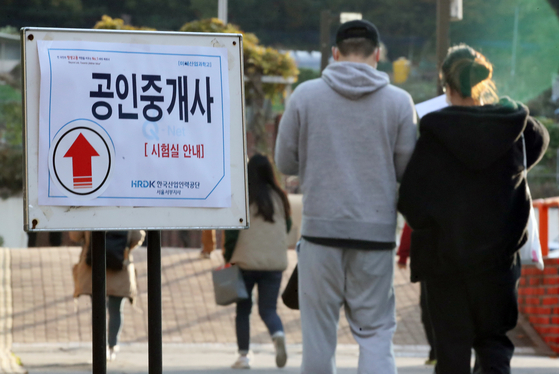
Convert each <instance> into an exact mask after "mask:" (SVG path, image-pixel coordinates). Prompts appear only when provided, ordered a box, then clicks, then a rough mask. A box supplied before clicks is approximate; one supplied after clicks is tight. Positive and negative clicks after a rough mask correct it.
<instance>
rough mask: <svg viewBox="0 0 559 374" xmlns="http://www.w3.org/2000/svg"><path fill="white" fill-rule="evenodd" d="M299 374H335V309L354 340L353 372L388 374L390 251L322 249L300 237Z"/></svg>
mask: <svg viewBox="0 0 559 374" xmlns="http://www.w3.org/2000/svg"><path fill="white" fill-rule="evenodd" d="M298 272H299V308H300V310H301V326H302V330H303V363H302V365H301V373H304V374H335V373H336V358H335V353H336V344H337V330H338V321H339V318H340V309H341V307H342V305H343V306H344V307H345V313H346V317H347V320H348V322H349V326H350V328H351V332H352V334H353V337H354V338H355V340H356V341H357V343H358V344H359V366H358V370H357V373H358V374H385V373H386V374H394V373H396V364H395V360H394V351H393V346H392V337H393V335H394V331H395V330H396V315H395V307H394V306H395V301H394V287H393V280H394V251H392V250H385V251H378V250H358V249H343V248H335V247H326V246H323V245H318V244H314V243H311V242H308V241H306V240H304V239H302V240H301V243H300V248H299V263H298Z"/></svg>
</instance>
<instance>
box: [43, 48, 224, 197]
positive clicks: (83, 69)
mask: <svg viewBox="0 0 559 374" xmlns="http://www.w3.org/2000/svg"><path fill="white" fill-rule="evenodd" d="M38 48H39V50H38V52H39V62H40V69H41V89H40V118H39V204H40V205H71V206H181V207H215V208H218V207H230V206H231V178H230V170H229V169H230V158H229V131H230V126H229V115H230V114H229V108H230V102H229V79H228V67H227V50H226V49H225V48H209V47H190V46H159V45H144V44H117V43H94V42H70V41H68V42H66V41H39V43H38Z"/></svg>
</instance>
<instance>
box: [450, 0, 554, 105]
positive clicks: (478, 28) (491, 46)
mask: <svg viewBox="0 0 559 374" xmlns="http://www.w3.org/2000/svg"><path fill="white" fill-rule="evenodd" d="M517 10H518V15H519V17H518V41H517V44H516V56H515V55H514V54H513V39H514V27H515V13H516V11H517ZM557 35H559V19H558V17H557V14H556V13H555V12H553V9H552V8H551V6H550V4H549V2H548V1H547V0H511V1H501V0H469V1H465V2H464V20H463V21H461V22H456V23H452V25H451V40H452V42H453V43H458V42H465V43H467V44H469V45H470V46H472V47H473V48H475V49H477V50H479V51H481V52H482V53H483V54H484V55H485V56H486V57H487V58H488V59H489V61H491V62H492V63H493V65H494V72H495V73H494V79H495V82H496V84H497V89H498V90H499V93H500V94H501V95H508V96H511V97H512V98H514V99H516V100H520V101H527V100H529V99H531V98H533V97H535V96H537V95H539V94H540V93H541V92H542V91H544V90H546V89H547V88H549V87H550V86H551V77H552V75H553V74H555V73H557V71H558V69H559V60H558V58H557V56H558V55H559V43H557V40H558V37H557ZM513 67H514V74H513Z"/></svg>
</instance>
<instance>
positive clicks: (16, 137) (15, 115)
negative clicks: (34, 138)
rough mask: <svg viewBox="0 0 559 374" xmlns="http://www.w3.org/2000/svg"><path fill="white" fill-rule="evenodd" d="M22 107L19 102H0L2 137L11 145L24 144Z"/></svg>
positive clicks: (19, 145) (18, 145)
mask: <svg viewBox="0 0 559 374" xmlns="http://www.w3.org/2000/svg"><path fill="white" fill-rule="evenodd" d="M22 126H23V118H22V108H21V103H19V102H10V103H2V104H0V129H2V132H3V134H2V138H3V139H4V141H6V143H8V144H9V145H10V146H15V147H21V144H22Z"/></svg>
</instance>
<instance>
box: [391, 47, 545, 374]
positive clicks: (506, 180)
mask: <svg viewBox="0 0 559 374" xmlns="http://www.w3.org/2000/svg"><path fill="white" fill-rule="evenodd" d="M492 74H493V67H492V65H491V64H490V63H489V62H488V61H487V60H486V59H485V57H484V56H483V55H482V54H481V53H479V52H476V51H475V50H473V49H472V48H470V47H468V46H466V45H459V46H456V47H452V48H451V49H450V50H449V53H448V55H447V57H446V59H445V61H444V63H443V66H442V71H441V78H442V81H443V84H444V88H445V89H446V96H447V101H448V102H449V104H451V105H450V106H449V107H447V108H444V109H442V110H440V111H436V112H433V113H429V114H427V115H425V116H424V117H423V118H422V119H421V122H420V125H419V130H420V137H419V140H418V142H417V145H416V148H415V151H414V153H413V156H412V158H411V160H410V162H409V164H408V166H407V169H406V172H405V174H404V177H403V180H402V184H401V186H400V199H399V203H398V208H399V210H400V211H401V212H402V213H403V215H404V216H405V217H406V220H407V222H408V223H409V225H410V226H411V228H412V229H413V232H412V238H411V253H410V255H411V256H410V257H411V258H410V259H411V263H410V268H411V277H412V281H414V282H416V281H421V282H422V283H423V282H425V287H426V291H427V305H428V309H429V314H430V316H431V322H432V326H433V330H434V333H435V334H434V335H435V351H436V355H437V364H436V372H437V373H438V374H469V373H470V372H471V369H470V358H471V349H472V348H473V349H474V350H475V353H476V367H475V369H474V373H507V374H508V373H510V360H511V358H512V355H513V352H514V345H513V344H512V342H511V341H510V339H509V338H508V337H507V335H506V332H507V331H509V330H511V329H512V328H514V326H515V325H516V322H517V317H518V305H517V292H516V287H517V281H518V278H519V276H520V261H519V256H518V250H519V249H520V247H521V246H522V244H523V243H524V242H525V241H526V225H527V222H528V217H529V212H530V204H531V201H530V197H529V195H528V194H527V192H526V183H527V181H526V179H525V178H524V176H523V171H524V169H525V168H527V169H530V168H531V167H533V166H534V165H535V164H536V163H538V161H539V160H540V159H541V158H542V156H543V154H544V152H545V150H546V148H547V145H548V143H549V135H548V133H547V130H546V129H545V128H544V127H543V126H542V125H541V124H540V123H539V122H538V121H537V120H535V119H534V118H532V117H530V116H529V112H528V108H527V107H525V106H524V105H522V104H521V103H518V102H515V101H512V100H511V99H509V98H502V99H501V100H499V99H498V97H497V96H496V94H495V86H494V84H493V82H492V80H491V76H492ZM524 157H525V159H526V166H525V164H524V162H523V159H524Z"/></svg>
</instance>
